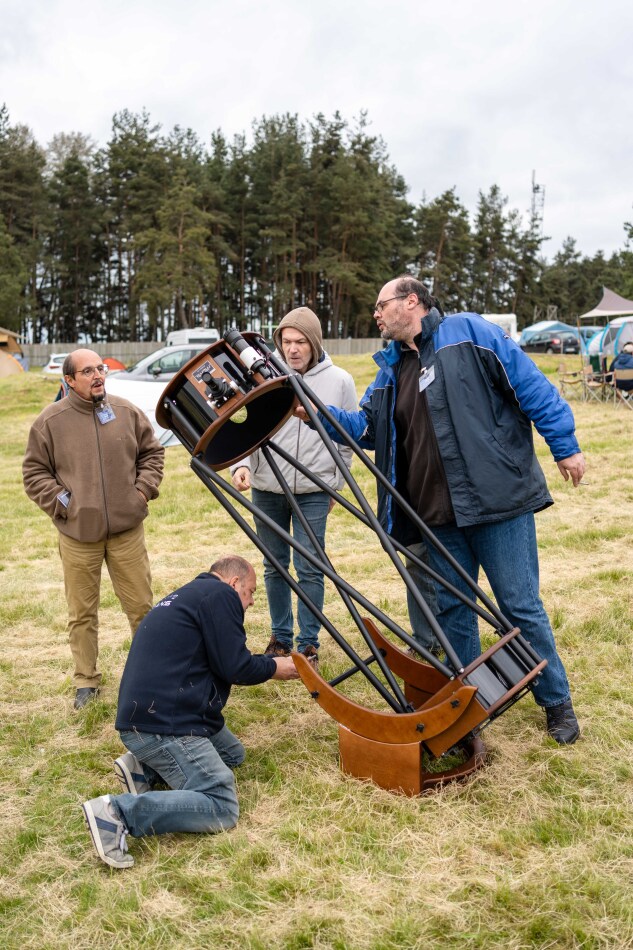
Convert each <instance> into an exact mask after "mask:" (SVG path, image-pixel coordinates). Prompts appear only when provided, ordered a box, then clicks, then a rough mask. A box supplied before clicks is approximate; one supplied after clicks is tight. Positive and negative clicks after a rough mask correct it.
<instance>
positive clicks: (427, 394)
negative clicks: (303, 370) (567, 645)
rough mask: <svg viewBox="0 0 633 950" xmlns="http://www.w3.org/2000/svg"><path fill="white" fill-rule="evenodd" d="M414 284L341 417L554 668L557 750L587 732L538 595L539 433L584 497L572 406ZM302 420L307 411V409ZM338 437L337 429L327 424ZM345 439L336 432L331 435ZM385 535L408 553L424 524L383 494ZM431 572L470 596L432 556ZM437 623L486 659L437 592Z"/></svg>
mask: <svg viewBox="0 0 633 950" xmlns="http://www.w3.org/2000/svg"><path fill="white" fill-rule="evenodd" d="M433 304H434V301H433V298H432V297H431V296H430V294H429V292H428V290H427V288H426V287H425V286H424V285H423V284H422V283H421V282H420V281H418V280H415V279H414V278H411V277H409V276H403V277H399V278H396V279H395V280H392V281H390V282H389V283H387V284H385V286H384V287H383V288H382V290H381V291H380V294H379V295H378V300H377V302H376V307H375V310H374V316H375V318H376V322H377V324H378V329H379V330H380V333H381V336H382V337H383V339H385V340H391V341H392V342H391V343H390V345H389V346H388V347H387V348H386V349H384V350H382V351H381V352H379V353H377V354H376V355H375V356H374V360H375V361H376V363H377V364H378V367H379V369H378V375H377V376H376V379H375V380H374V382H373V383H372V384H371V385H370V386H369V388H368V389H367V392H366V393H365V395H364V396H363V398H362V399H361V402H360V411H359V412H344V411H342V410H340V409H336V408H335V407H332V406H330V407H329V409H330V411H331V412H332V414H333V415H334V416H335V417H336V418H337V419H338V420H339V422H340V423H341V424H342V425H343V427H344V428H345V429H346V430H347V431H348V432H349V433H350V435H351V436H352V437H353V438H354V439H355V440H356V441H357V442H358V443H359V444H360V445H361V446H362V447H363V448H368V449H375V452H376V464H377V465H378V466H379V467H380V469H381V470H382V471H383V472H384V473H385V474H386V475H387V476H388V477H389V479H390V481H391V483H392V484H393V485H394V486H395V487H396V488H397V489H398V491H400V492H401V493H402V494H403V495H404V496H405V497H406V498H407V499H408V501H409V502H410V504H411V505H412V507H413V508H414V509H415V510H416V511H417V513H418V514H419V516H420V517H421V518H422V520H423V521H424V522H425V523H426V524H427V525H428V526H429V527H431V528H432V530H433V531H434V533H435V534H436V536H437V537H438V539H439V540H440V542H441V543H442V544H443V545H444V546H445V547H446V548H448V550H449V551H450V553H451V554H452V555H453V556H454V557H455V558H456V559H457V560H458V561H459V563H460V564H461V565H462V566H463V567H464V568H465V569H466V570H467V571H468V573H469V574H470V576H471V577H472V578H474V579H475V580H476V579H477V577H478V573H479V568H480V567H482V568H483V570H484V571H485V573H486V576H487V578H488V581H489V583H490V586H491V587H492V590H493V593H494V595H495V597H496V599H497V603H498V605H499V608H500V609H501V611H502V612H503V613H504V614H505V615H506V616H507V617H508V619H509V620H511V621H512V622H513V623H514V624H515V625H516V626H517V627H520V629H521V631H522V633H523V635H524V636H525V637H526V638H527V639H528V640H529V641H530V642H531V643H532V644H533V646H534V648H535V649H536V650H537V652H538V653H539V654H540V655H541V657H543V658H544V659H546V660H547V661H548V665H547V667H546V669H545V670H544V672H543V674H542V675H541V677H540V678H539V680H538V682H537V684H536V685H535V686H534V687H533V692H534V696H535V698H536V701H537V703H538V704H539V705H541V706H544V707H545V711H546V715H547V730H548V732H549V734H550V735H551V736H552V737H553V738H554V739H555V740H556V741H557V742H559V743H561V744H566V743H572V742H575V741H576V739H577V738H578V736H579V734H580V730H579V727H578V722H577V720H576V716H575V714H574V711H573V707H572V702H571V699H570V694H569V684H568V681H567V676H566V673H565V669H564V667H563V664H562V662H561V659H560V657H559V656H558V653H557V650H556V644H555V642H554V636H553V633H552V629H551V625H550V622H549V619H548V617H547V614H546V613H545V610H544V608H543V604H542V602H541V599H540V596H539V578H538V553H537V545H536V533H535V526H534V512H536V511H541V510H542V509H543V508H547V507H548V506H549V505H551V504H553V501H552V497H551V495H550V493H549V491H548V488H547V484H546V482H545V476H544V475H543V472H542V470H541V467H540V465H539V463H538V461H537V459H536V455H535V453H534V444H533V438H532V423H534V425H535V426H536V429H537V431H538V432H539V433H540V434H541V435H542V436H543V438H544V439H545V441H546V442H547V444H548V446H549V448H550V450H551V452H552V455H553V456H554V459H555V461H556V462H557V464H558V468H559V470H560V472H561V474H562V476H563V477H564V478H565V480H568V479H569V478H571V479H572V482H573V485H574V487H575V486H577V485H578V484H579V483H580V480H581V479H582V476H583V473H584V469H585V463H584V459H583V456H582V453H581V452H580V448H579V446H578V442H577V441H576V437H575V435H574V418H573V415H572V412H571V409H570V408H569V406H568V405H567V403H566V402H565V401H564V400H563V399H561V397H560V395H559V393H558V391H557V390H556V389H555V388H554V386H552V385H551V383H549V382H548V381H547V379H546V378H545V377H544V376H543V374H542V373H541V372H540V371H539V370H538V369H537V368H536V366H535V365H534V363H533V362H532V361H531V360H530V358H529V357H527V356H526V355H525V354H524V353H523V352H522V350H521V349H520V347H518V346H517V345H516V344H515V343H514V342H513V341H512V340H511V339H510V338H509V337H508V335H507V334H506V333H504V331H503V330H502V329H501V328H500V327H497V326H495V325H494V324H492V323H489V322H488V321H487V320H484V319H483V318H482V317H480V316H479V315H478V314H474V313H460V314H456V315H454V316H450V317H444V316H442V315H441V314H440V312H439V310H438V309H436V307H435V306H434V305H433ZM297 414H298V415H299V414H301V410H298V411H297ZM321 420H322V421H323V422H324V424H325V425H326V427H327V421H326V420H325V419H324V418H323V417H322V416H321ZM329 431H330V433H331V434H332V436H333V437H334V438H336V434H335V433H334V432H333V430H332V429H331V428H330V429H329ZM378 515H379V519H380V522H381V524H382V526H383V527H384V529H385V530H386V531H387V532H388V533H389V534H391V535H393V536H394V537H396V538H397V539H398V540H399V541H401V542H403V543H405V544H407V545H410V544H413V543H416V542H420V540H421V539H420V538H419V537H418V536H417V532H416V530H415V528H414V526H413V525H412V524H411V522H410V521H408V520H407V519H406V518H405V516H404V515H403V514H402V512H401V510H400V509H399V507H398V506H397V505H395V504H394V502H393V499H392V497H391V495H390V494H389V493H387V492H385V491H384V489H382V490H381V486H380V485H379V486H378ZM428 556H429V559H430V562H431V566H432V567H433V568H434V569H435V570H436V571H438V572H439V573H440V574H442V575H443V576H444V577H445V578H446V579H447V580H448V581H450V583H452V584H454V585H455V586H456V587H458V588H459V589H460V590H462V591H463V592H464V593H466V594H467V595H468V596H469V597H471V598H472V592H471V591H470V589H469V588H468V587H467V586H466V585H465V583H464V582H463V580H461V578H459V576H458V575H457V574H456V573H455V572H454V571H453V570H452V569H451V568H450V567H449V566H448V565H447V564H446V562H445V560H444V559H443V558H442V557H441V555H440V554H439V553H438V552H437V551H435V549H434V548H433V546H432V545H428ZM438 588H439V589H438V592H437V594H438V612H437V619H438V621H439V623H440V626H441V627H442V628H443V629H444V631H445V632H446V634H447V636H448V637H449V639H450V641H451V643H452V644H453V646H454V647H455V650H456V651H457V653H458V655H459V657H460V659H461V661H462V663H463V664H464V666H466V665H468V664H469V663H471V662H472V661H473V660H474V659H475V658H476V657H477V656H478V655H479V652H480V643H479V632H478V625H477V616H476V614H475V613H474V612H473V611H471V610H470V609H468V608H467V607H465V606H464V604H463V603H462V602H461V601H460V600H458V599H457V598H456V597H454V596H453V595H451V594H450V592H449V591H447V590H445V589H444V588H442V587H439V585H438Z"/></svg>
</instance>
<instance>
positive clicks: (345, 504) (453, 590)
mask: <svg viewBox="0 0 633 950" xmlns="http://www.w3.org/2000/svg"><path fill="white" fill-rule="evenodd" d="M268 445H269V447H270V448H271V449H272V450H273V451H274V452H275V453H276V454H277V455H279V456H281V458H282V459H284V461H286V462H289V463H290V464H291V465H294V467H295V468H296V469H297V470H298V471H299V472H301V474H302V475H305V476H306V478H310V479H311V480H312V481H313V482H314V484H315V485H316V486H317V488H319V490H320V491H324V492H326V493H327V494H328V495H329V496H330V498H333V499H334V500H335V501H336V502H337V504H339V505H341V507H342V508H345V510H346V511H349V513H350V514H351V515H354V517H355V518H357V519H358V520H359V521H360V522H361V523H362V524H364V525H365V526H366V527H368V528H371V525H370V523H369V520H368V519H367V518H366V517H365V515H364V514H363V513H362V511H361V510H360V509H359V508H356V506H355V505H353V504H352V503H351V501H348V500H347V498H345V496H344V495H341V494H339V492H337V491H336V489H335V488H330V486H329V485H328V484H327V482H325V481H324V480H323V479H322V478H320V477H319V476H318V475H317V474H316V473H315V472H312V471H310V469H309V468H307V467H306V466H305V465H304V464H303V463H302V462H300V461H299V460H298V459H296V458H293V456H292V455H290V453H289V452H286V450H285V449H283V448H282V447H281V446H280V445H278V444H277V443H276V442H275V441H273V440H272V439H269V441H268ZM390 540H391V543H392V544H393V546H394V548H395V549H396V551H399V552H400V554H404V555H405V557H407V558H409V560H410V561H413V562H414V564H417V566H418V567H419V568H421V569H422V570H423V571H424V572H425V574H428V576H429V577H431V578H432V579H433V580H434V581H436V583H438V584H441V585H442V587H444V588H445V589H446V590H447V591H448V592H449V593H450V594H453V596H454V597H457V598H458V600H461V602H462V603H463V604H466V606H467V607H469V608H470V609H471V610H474V611H475V613H476V614H478V615H479V616H480V617H481V618H482V620H485V621H486V623H488V624H490V626H491V627H493V628H494V629H495V630H498V627H499V625H498V622H497V620H496V619H495V618H494V617H493V616H492V614H489V613H488V611H487V610H484V608H483V607H482V606H481V605H480V604H478V603H477V601H476V600H471V598H470V597H467V596H466V594H464V593H463V591H461V590H459V589H458V588H457V587H454V586H453V584H451V583H450V582H449V581H447V580H446V579H445V578H444V577H442V575H441V574H438V573H437V571H434V570H433V568H432V567H431V566H430V565H429V564H426V562H425V561H423V560H422V558H419V557H418V556H417V555H416V554H413V552H411V551H409V549H408V548H407V546H406V544H402V542H400V541H396V539H395V538H393V537H391V536H390ZM504 633H507V631H504Z"/></svg>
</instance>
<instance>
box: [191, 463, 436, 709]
mask: <svg viewBox="0 0 633 950" xmlns="http://www.w3.org/2000/svg"><path fill="white" fill-rule="evenodd" d="M191 468H192V469H193V470H194V472H195V473H196V475H197V476H198V478H200V480H201V481H202V482H204V484H205V485H206V486H207V488H208V489H209V491H210V492H211V493H212V494H213V496H214V497H215V498H216V499H217V500H218V501H219V502H220V504H221V505H222V507H223V508H224V510H225V511H226V512H228V514H229V515H230V516H231V517H232V518H233V520H234V521H235V523H236V524H237V525H238V526H239V527H240V528H241V529H242V531H243V532H244V534H245V535H246V536H247V538H249V539H250V540H251V541H252V542H253V544H254V545H255V547H256V548H258V550H259V551H261V553H262V554H264V555H265V556H266V557H267V558H268V559H269V560H270V563H271V564H272V565H273V567H274V568H275V570H276V571H278V572H279V574H280V575H281V576H282V577H283V579H284V580H285V581H286V583H287V584H288V586H289V587H290V588H291V590H293V591H294V593H295V594H296V595H297V597H299V598H300V599H301V600H302V601H303V602H304V604H305V605H306V606H307V607H308V608H309V609H310V610H311V611H312V613H313V614H314V616H315V617H316V618H317V619H318V620H319V622H320V623H321V625H322V626H323V627H325V629H326V630H327V632H328V633H329V634H330V636H331V637H332V639H333V640H334V641H335V642H336V643H337V644H338V645H339V646H340V648H341V650H343V652H344V653H345V654H347V656H348V657H349V659H350V660H351V661H352V663H353V664H354V665H355V666H356V667H357V668H358V669H359V670H360V672H361V673H363V674H364V675H365V676H366V677H367V679H368V680H369V682H370V683H371V684H372V686H373V687H374V689H375V690H376V691H377V692H378V693H379V694H380V695H381V696H382V698H383V699H384V700H385V702H386V703H388V705H389V706H391V708H392V709H393V711H394V712H396V713H402V712H404V710H403V709H402V708H401V707H400V705H399V704H398V703H397V702H396V700H395V699H394V698H393V696H392V695H391V693H389V691H388V690H387V689H386V687H385V686H384V684H383V683H381V682H380V680H379V679H378V678H377V677H376V675H375V674H374V673H373V672H372V671H371V670H370V669H369V667H368V666H367V664H366V663H365V661H364V660H362V659H361V658H360V656H359V655H358V654H357V653H356V651H355V650H354V649H353V647H351V646H350V644H349V643H348V642H347V640H346V639H345V638H344V637H343V636H342V634H340V633H339V631H338V630H337V629H336V627H335V626H334V625H333V624H332V623H331V622H330V621H329V620H328V618H327V617H326V616H325V614H324V613H323V612H322V611H320V610H319V609H318V608H317V607H315V606H314V604H313V603H312V601H311V600H310V598H309V597H308V596H307V594H306V593H305V592H304V591H303V589H302V588H301V586H300V585H299V584H298V583H297V582H296V581H295V579H294V578H293V577H292V576H291V575H290V574H289V573H288V571H286V569H285V568H284V567H283V566H282V565H281V564H280V563H279V561H278V560H277V559H276V558H275V557H272V556H271V554H270V552H269V551H268V549H267V548H266V545H265V544H263V543H262V542H261V541H260V539H259V538H258V537H257V533H256V531H255V530H254V529H253V528H251V526H250V525H249V524H248V522H247V521H246V520H245V519H244V518H243V517H242V515H240V513H239V512H238V511H236V510H235V509H234V508H233V506H232V505H231V503H230V502H229V500H228V499H227V498H225V497H224V495H223V494H222V491H221V490H220V488H222V489H223V490H224V491H226V492H227V493H228V494H230V495H231V497H233V498H234V500H235V501H238V502H239V503H240V504H241V505H243V506H244V507H245V508H246V509H247V510H248V511H250V512H251V514H257V517H258V518H261V519H262V520H266V522H267V523H269V527H271V528H273V529H274V528H275V527H278V526H275V522H274V521H272V520H271V519H269V518H267V516H265V515H264V513H263V512H260V511H259V509H257V508H256V507H255V506H254V505H251V503H250V502H248V501H247V500H246V499H245V498H242V497H240V493H239V492H238V491H237V489H235V488H233V486H232V485H229V483H228V482H226V481H224V479H222V478H220V476H219V475H218V474H217V473H216V472H214V471H213V469H211V468H209V466H208V465H206V464H205V463H204V462H203V461H202V460H201V458H200V457H199V456H193V457H192V459H191ZM288 539H290V540H292V539H291V538H290V535H288ZM300 547H301V546H300ZM301 554H302V555H303V556H304V557H306V556H307V555H308V554H309V552H308V551H307V550H306V549H305V548H301ZM310 559H311V560H312V561H313V563H315V564H316V566H317V567H319V568H320V569H323V565H322V564H321V563H320V562H319V561H318V559H317V558H313V557H312V556H311V555H310ZM324 573H327V571H326V570H324ZM330 573H333V572H331V571H330ZM330 579H332V578H330ZM347 586H349V585H347ZM352 590H353V588H352ZM359 596H360V595H359ZM359 602H360V601H359ZM403 632H404V631H403ZM431 655H432V654H431ZM434 659H435V658H434ZM435 665H436V666H437V667H438V669H440V670H441V672H443V673H444V674H445V675H446V676H447V678H450V677H452V676H453V674H452V673H451V671H450V670H448V669H447V668H446V667H445V666H444V664H442V663H440V661H439V660H436V664H435Z"/></svg>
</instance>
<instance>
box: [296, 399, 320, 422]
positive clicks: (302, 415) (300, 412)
mask: <svg viewBox="0 0 633 950" xmlns="http://www.w3.org/2000/svg"><path fill="white" fill-rule="evenodd" d="M310 405H311V406H312V403H310ZM312 408H313V409H314V411H315V412H316V411H317V408H316V406H312ZM293 415H295V416H296V417H297V419H301V421H302V422H309V421H310V418H309V416H308V413H307V412H306V411H305V409H304V408H303V406H297V408H296V409H295V411H294V413H293Z"/></svg>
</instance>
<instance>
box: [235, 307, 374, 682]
mask: <svg viewBox="0 0 633 950" xmlns="http://www.w3.org/2000/svg"><path fill="white" fill-rule="evenodd" d="M273 339H274V342H275V346H276V347H277V349H278V350H279V352H280V353H281V355H282V357H283V359H284V361H285V362H286V363H287V364H288V366H289V367H290V368H291V369H293V370H294V371H295V372H297V373H300V374H301V375H302V376H303V377H304V378H305V381H306V382H307V384H308V386H309V387H310V388H311V389H312V390H313V391H314V392H315V393H316V395H317V396H319V398H321V399H322V400H323V402H325V403H326V404H328V405H333V406H338V407H339V408H341V409H347V410H351V411H355V410H356V409H357V408H358V400H357V398H356V387H355V385H354V380H353V379H352V377H351V376H350V374H349V373H347V372H345V370H342V369H340V368H339V367H338V366H334V364H333V363H332V360H331V359H330V357H329V356H328V355H327V353H325V352H324V350H323V337H322V333H321V324H320V322H319V318H318V317H317V315H316V314H315V313H313V312H312V310H310V309H308V307H297V308H296V310H292V311H291V312H290V313H288V314H286V316H285V317H284V318H283V320H282V321H281V323H280V324H279V326H278V327H277V329H276V330H275V333H274V335H273ZM273 441H274V442H276V443H277V444H278V445H280V446H281V447H282V448H284V449H285V450H286V451H287V452H288V453H290V454H291V455H292V456H294V458H296V459H297V460H298V461H299V462H301V463H302V464H303V465H305V466H306V467H307V468H309V469H310V471H311V472H314V473H315V474H316V475H318V476H319V477H320V478H322V479H323V480H324V481H325V482H326V483H327V484H328V485H330V486H331V487H332V488H336V489H339V488H342V486H343V477H342V475H341V473H340V471H339V470H338V469H337V467H336V465H335V464H334V461H333V459H332V457H331V455H330V453H329V452H328V450H327V449H326V447H325V445H324V444H323V442H322V440H321V437H320V436H319V435H318V433H317V432H314V431H313V430H311V429H309V428H308V426H304V425H302V423H301V422H300V421H299V419H297V418H294V417H293V418H292V419H289V420H288V422H287V423H286V424H285V425H284V426H283V427H282V428H281V429H280V430H279V432H276V433H275V436H274V440H273ZM337 448H338V450H339V452H340V455H341V458H342V459H343V460H344V462H345V463H346V465H348V466H349V465H351V460H352V450H351V449H349V448H346V447H343V446H337ZM276 461H277V463H278V465H279V467H280V469H281V471H282V474H283V476H284V478H285V479H286V480H287V481H288V483H289V485H290V488H291V489H292V492H293V494H294V496H295V498H296V500H297V502H298V505H299V507H300V509H301V511H302V512H303V514H304V516H305V518H306V519H307V521H309V523H310V525H311V527H312V530H313V531H314V533H315V535H316V537H317V539H318V540H319V543H320V544H321V545H322V546H325V526H326V521H327V516H328V514H329V512H330V511H331V510H332V507H333V505H334V502H333V501H332V500H331V499H330V497H329V495H328V494H327V493H326V492H323V491H318V490H316V489H315V485H314V483H313V482H312V481H310V479H308V478H306V477H305V476H304V475H301V474H300V473H299V472H298V471H297V470H296V469H295V468H294V467H293V466H292V465H291V464H290V463H288V462H285V461H283V459H281V458H280V457H278V458H276ZM231 474H232V478H233V484H234V486H235V487H236V488H237V489H238V490H239V491H248V489H249V488H252V500H253V504H254V505H256V506H257V507H258V508H259V509H260V510H261V511H262V512H263V513H265V514H266V515H268V517H269V518H272V519H273V520H274V521H275V523H276V524H278V525H279V526H280V527H282V528H283V529H284V530H285V531H288V532H290V528H291V527H292V533H293V536H294V537H295V538H296V540H297V541H298V542H300V543H301V544H302V545H303V546H304V547H306V548H308V549H309V550H312V545H311V544H310V541H309V540H308V538H307V536H306V533H305V531H304V529H303V527H302V526H301V524H300V522H299V520H298V518H296V516H295V514H294V512H293V511H292V509H291V507H290V505H289V503H288V501H287V499H286V497H285V495H284V494H283V491H282V488H281V486H280V485H279V483H278V481H277V479H276V478H275V476H274V475H273V473H272V471H271V468H270V466H269V465H268V463H267V462H266V459H265V458H264V456H263V453H262V452H261V451H260V450H257V451H256V452H254V453H253V454H252V455H250V456H249V457H248V458H247V459H244V460H243V461H241V462H239V463H238V464H237V465H236V466H233V467H232V469H231ZM255 527H256V528H257V534H258V537H259V538H260V539H261V540H262V541H263V542H264V543H265V544H266V547H267V548H268V550H269V551H270V553H271V554H272V555H273V556H274V557H275V558H277V560H278V561H279V562H280V563H281V564H282V566H283V567H285V568H288V567H289V565H290V545H289V544H287V543H286V542H285V541H283V540H282V539H281V538H279V537H278V536H277V535H276V534H275V532H274V531H273V530H272V529H271V528H268V527H267V526H266V525H265V524H263V522H262V521H261V520H259V519H258V518H256V519H255ZM293 563H294V566H295V570H296V573H297V578H298V581H299V584H300V585H301V588H302V589H303V590H304V591H305V592H306V594H307V595H308V596H309V598H310V600H311V601H312V603H313V604H315V606H316V607H318V608H319V609H322V607H323V592H324V584H323V574H322V573H321V571H319V570H318V569H317V568H315V567H313V566H312V565H311V564H309V563H308V561H306V560H305V558H303V557H301V555H300V554H299V553H298V552H297V551H295V552H294V556H293ZM264 583H265V585H266V595H267V597H268V609H269V611H270V619H271V626H272V636H271V638H270V643H269V644H268V646H267V647H266V651H265V652H266V653H267V654H270V655H272V656H287V655H288V654H289V653H290V652H291V650H292V648H293V638H294V630H293V625H294V624H293V613H292V600H291V592H290V588H289V587H288V585H287V584H286V582H285V581H284V580H283V578H282V577H281V576H280V574H279V573H278V572H277V571H276V570H275V568H274V567H273V565H272V564H271V563H270V561H269V560H268V558H266V557H265V558H264ZM297 621H298V627H299V634H298V637H297V649H298V651H299V652H300V653H304V654H305V656H306V657H308V658H309V659H310V661H311V662H312V663H313V664H314V665H315V666H316V665H317V663H318V649H319V629H320V624H319V621H318V620H317V619H316V617H315V616H314V614H313V613H312V612H311V611H310V610H309V609H308V608H307V607H306V606H305V604H304V603H303V602H302V601H299V603H298V607H297Z"/></svg>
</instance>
